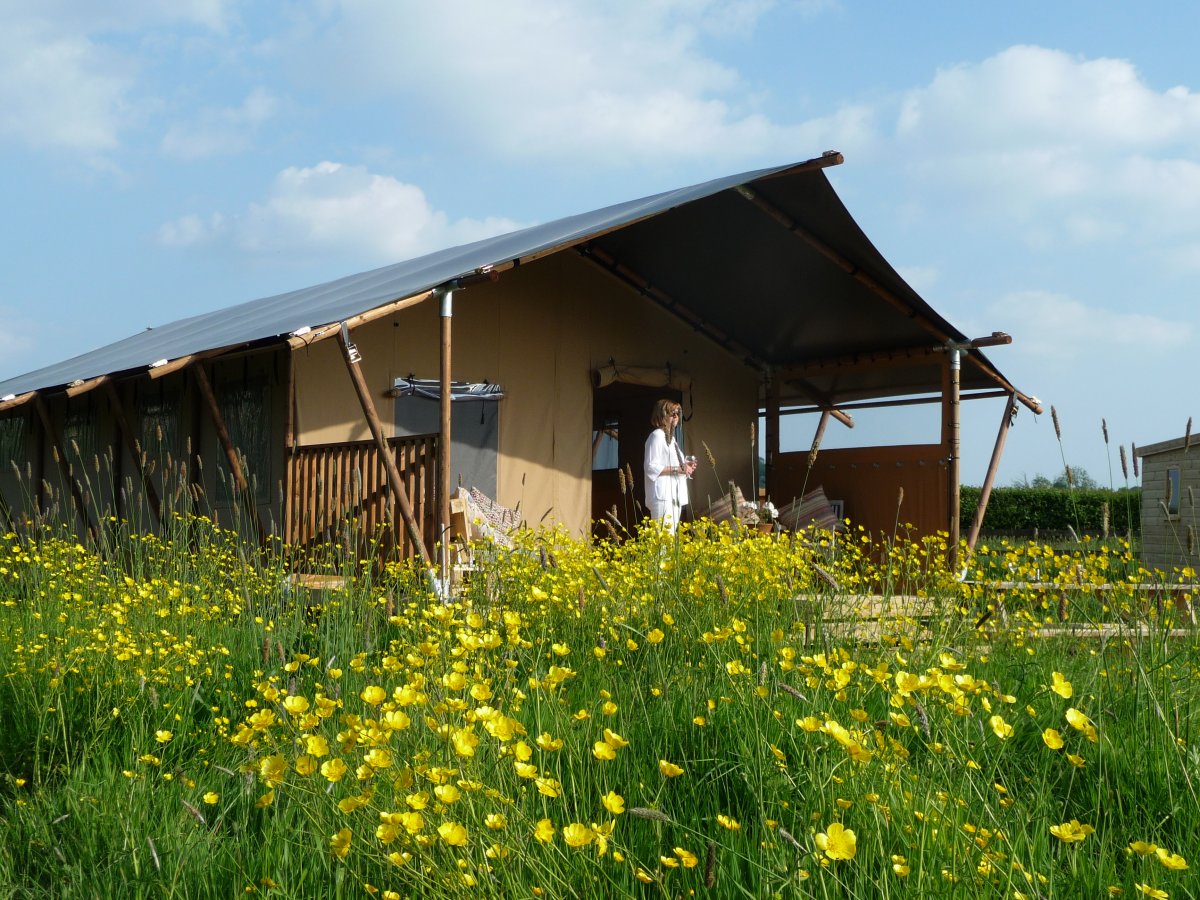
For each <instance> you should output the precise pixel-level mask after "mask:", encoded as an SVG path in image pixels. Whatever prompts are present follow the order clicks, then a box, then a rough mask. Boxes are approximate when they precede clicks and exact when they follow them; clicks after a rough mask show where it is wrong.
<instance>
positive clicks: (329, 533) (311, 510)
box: [284, 434, 437, 559]
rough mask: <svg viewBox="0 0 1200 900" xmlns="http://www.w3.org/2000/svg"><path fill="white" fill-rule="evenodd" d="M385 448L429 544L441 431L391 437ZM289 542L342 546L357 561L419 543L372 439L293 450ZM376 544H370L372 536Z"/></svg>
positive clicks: (408, 552)
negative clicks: (412, 535)
mask: <svg viewBox="0 0 1200 900" xmlns="http://www.w3.org/2000/svg"><path fill="white" fill-rule="evenodd" d="M388 446H389V447H390V448H391V450H392V453H394V454H395V460H396V466H397V468H399V470H400V477H401V479H402V480H403V482H404V489H405V491H406V492H407V493H408V499H409V501H410V502H411V503H412V506H413V515H414V518H415V519H416V521H417V528H418V529H419V530H420V532H421V538H422V540H423V541H424V543H425V546H426V548H427V549H430V550H432V547H433V536H434V534H435V531H436V516H437V496H436V488H437V435H435V434H427V435H416V436H414V437H405V438H391V439H390V440H389V441H388ZM288 485H289V489H288V503H287V509H286V510H285V513H284V521H285V522H286V523H287V526H286V532H285V534H286V540H287V542H288V543H289V544H291V545H292V546H293V547H296V548H299V549H302V550H315V549H316V548H318V547H319V546H321V545H331V546H336V547H340V548H342V549H343V550H344V551H345V552H347V553H354V554H355V556H356V558H357V559H364V558H390V557H395V556H397V555H399V556H403V557H406V558H407V557H410V556H414V555H416V554H417V548H416V546H415V545H414V544H413V542H412V539H411V538H410V537H409V536H408V534H407V533H406V530H405V528H404V524H403V521H402V520H401V517H400V509H399V507H398V506H395V504H394V503H393V501H392V497H391V494H390V492H389V490H388V480H387V472H386V471H385V467H384V463H383V459H382V458H381V457H380V455H379V449H378V447H377V446H376V445H375V442H374V441H355V442H353V443H346V444H316V445H309V446H303V447H296V448H295V449H293V450H292V451H291V452H290V453H289V455H288ZM372 540H376V541H378V544H376V545H374V546H372V545H371V541H372Z"/></svg>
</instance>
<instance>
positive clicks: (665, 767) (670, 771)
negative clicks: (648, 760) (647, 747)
mask: <svg viewBox="0 0 1200 900" xmlns="http://www.w3.org/2000/svg"><path fill="white" fill-rule="evenodd" d="M658 771H660V772H662V774H663V775H665V776H666V777H667V778H677V777H678V776H680V775H682V774H683V769H682V768H680V767H679V766H677V765H675V763H673V762H668V761H667V760H665V759H660V760H659V761H658Z"/></svg>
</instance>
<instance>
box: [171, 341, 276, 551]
mask: <svg viewBox="0 0 1200 900" xmlns="http://www.w3.org/2000/svg"><path fill="white" fill-rule="evenodd" d="M187 370H188V372H190V373H191V375H192V380H193V381H194V382H195V383H196V388H197V389H198V390H199V392H200V396H201V398H202V399H203V401H204V406H205V407H206V408H207V409H208V415H209V418H211V419H212V423H213V428H214V429H215V430H216V432H217V440H218V441H220V443H221V449H223V450H224V451H225V459H226V460H227V461H228V463H229V471H230V473H231V474H232V475H233V485H234V488H235V495H236V497H237V500H238V502H239V503H244V504H246V506H248V507H249V508H250V509H252V510H253V511H254V525H255V527H256V528H257V529H258V541H259V544H265V543H266V542H267V530H266V528H264V527H263V522H262V517H261V516H260V515H259V514H258V505H257V504H256V503H255V502H254V498H253V496H251V494H250V485H249V483H248V482H247V481H246V474H245V472H243V471H242V462H241V460H240V459H239V458H238V452H237V448H236V447H235V446H234V445H233V438H231V437H230V435H229V428H228V427H227V426H226V425H225V417H224V416H223V415H221V409H220V407H219V406H217V397H216V395H215V394H214V393H213V389H212V383H211V382H209V380H208V374H207V373H206V372H205V371H204V363H203V361H202V360H199V359H197V360H195V361H194V362H193V363H192V365H190V366H188V367H187Z"/></svg>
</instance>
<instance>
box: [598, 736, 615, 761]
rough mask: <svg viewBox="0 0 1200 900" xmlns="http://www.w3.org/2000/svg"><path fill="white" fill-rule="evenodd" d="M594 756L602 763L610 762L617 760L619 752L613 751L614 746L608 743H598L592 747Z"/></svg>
mask: <svg viewBox="0 0 1200 900" xmlns="http://www.w3.org/2000/svg"><path fill="white" fill-rule="evenodd" d="M592 756H594V757H596V759H598V760H601V761H602V762H608V761H609V760H613V759H616V758H617V751H616V750H614V749H613V745H612V744H610V743H608V742H606V741H596V743H595V744H593V745H592Z"/></svg>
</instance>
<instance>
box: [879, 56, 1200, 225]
mask: <svg viewBox="0 0 1200 900" xmlns="http://www.w3.org/2000/svg"><path fill="white" fill-rule="evenodd" d="M896 140H897V144H898V149H899V150H900V151H901V152H902V153H904V154H906V155H911V157H912V158H913V159H914V160H915V161H914V162H913V163H912V164H911V165H910V170H911V171H912V172H913V173H914V174H915V175H916V176H917V177H918V179H919V180H920V182H921V185H922V189H923V190H925V191H927V192H928V194H927V196H928V198H929V199H930V200H931V201H932V200H934V198H939V199H943V200H944V199H945V195H946V194H948V193H949V194H953V195H954V196H955V197H956V200H957V202H958V203H959V204H961V205H965V206H969V207H971V208H973V209H974V210H975V211H976V212H977V213H982V214H983V215H986V216H988V217H996V216H999V217H1003V218H1005V219H1007V220H1010V221H1015V222H1018V223H1022V224H1027V225H1030V226H1031V229H1030V231H1029V232H1028V234H1029V238H1030V241H1031V243H1032V244H1033V245H1034V246H1051V245H1061V244H1087V243H1097V242H1104V241H1112V240H1114V239H1119V238H1127V239H1133V240H1139V239H1140V238H1142V237H1146V238H1152V237H1155V236H1160V235H1162V234H1163V233H1169V232H1178V231H1194V230H1195V229H1196V227H1197V224H1196V223H1197V222H1200V218H1198V217H1197V213H1200V165H1197V164H1196V163H1195V162H1193V161H1192V158H1191V157H1193V156H1194V154H1195V148H1196V147H1197V146H1198V145H1200V93H1197V92H1194V91H1191V90H1189V89H1187V88H1184V87H1173V88H1171V89H1169V90H1165V91H1158V90H1155V89H1153V88H1151V87H1150V86H1149V85H1147V84H1146V83H1145V81H1144V80H1143V79H1142V77H1141V76H1140V74H1139V73H1138V71H1137V69H1136V68H1135V67H1134V66H1133V65H1132V64H1131V63H1129V62H1128V61H1125V60H1121V59H1090V60H1089V59H1083V58H1079V57H1075V56H1071V55H1068V54H1066V53H1062V52H1060V51H1057V50H1049V49H1045V48H1042V47H1029V46H1017V47H1010V48H1009V49H1007V50H1004V51H1003V52H1001V53H999V54H997V55H995V56H993V57H991V58H989V59H986V60H984V61H983V62H981V63H978V64H972V65H959V66H954V67H952V68H947V69H944V70H941V71H939V72H938V73H937V75H936V76H935V77H934V78H933V80H932V81H931V82H930V83H929V84H928V85H926V86H924V87H922V88H919V89H916V90H913V91H910V92H909V93H908V94H907V95H906V96H905V98H904V100H903V102H902V105H901V109H900V111H899V114H898V119H897V126H896Z"/></svg>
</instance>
